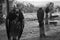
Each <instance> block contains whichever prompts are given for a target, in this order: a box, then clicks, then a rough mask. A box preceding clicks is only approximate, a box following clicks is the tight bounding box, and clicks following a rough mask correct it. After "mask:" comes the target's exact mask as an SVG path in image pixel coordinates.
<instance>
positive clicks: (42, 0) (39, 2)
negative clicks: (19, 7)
mask: <svg viewBox="0 0 60 40" xmlns="http://www.w3.org/2000/svg"><path fill="white" fill-rule="evenodd" d="M16 1H18V2H23V1H26V2H28V3H31V4H33V5H34V6H45V4H47V3H48V2H54V3H55V5H56V4H58V5H60V0H16Z"/></svg>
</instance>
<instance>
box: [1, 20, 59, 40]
mask: <svg viewBox="0 0 60 40" xmlns="http://www.w3.org/2000/svg"><path fill="white" fill-rule="evenodd" d="M59 24H60V23H59ZM49 28H50V29H49V31H46V32H45V33H46V35H47V36H49V37H48V38H43V39H40V37H39V34H40V32H39V26H38V21H37V20H35V21H26V20H25V27H24V30H23V34H22V36H21V40H59V39H60V26H50V27H49ZM0 40H7V34H6V28H5V24H2V25H0Z"/></svg>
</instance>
